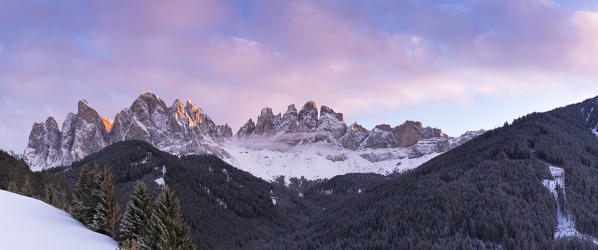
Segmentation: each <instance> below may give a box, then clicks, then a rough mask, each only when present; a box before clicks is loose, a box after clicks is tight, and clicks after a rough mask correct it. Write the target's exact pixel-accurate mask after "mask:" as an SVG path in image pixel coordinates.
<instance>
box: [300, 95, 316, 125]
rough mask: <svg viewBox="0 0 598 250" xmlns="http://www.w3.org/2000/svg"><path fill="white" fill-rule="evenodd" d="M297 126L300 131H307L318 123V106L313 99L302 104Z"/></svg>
mask: <svg viewBox="0 0 598 250" xmlns="http://www.w3.org/2000/svg"><path fill="white" fill-rule="evenodd" d="M298 118H299V128H298V130H299V131H301V132H308V131H311V130H312V129H314V128H315V127H316V126H317V125H318V107H317V106H316V103H315V102H313V101H309V102H307V103H305V105H303V108H301V111H299V114H298Z"/></svg>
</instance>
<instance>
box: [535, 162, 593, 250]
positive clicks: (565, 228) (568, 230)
mask: <svg viewBox="0 0 598 250" xmlns="http://www.w3.org/2000/svg"><path fill="white" fill-rule="evenodd" d="M548 167H549V168H550V174H551V175H552V177H553V178H554V180H542V184H544V186H545V187H546V188H548V190H550V192H551V193H552V195H553V197H554V199H555V201H556V205H557V209H556V212H557V223H558V224H557V228H556V231H555V232H554V238H555V239H558V238H565V237H578V238H582V239H588V240H591V241H592V242H594V244H597V245H598V239H596V238H595V237H592V236H590V235H586V234H582V233H580V232H579V231H577V229H575V220H574V219H573V216H572V215H571V211H569V210H566V211H561V209H562V207H561V204H559V199H558V193H557V186H559V187H560V188H561V189H562V190H563V195H564V198H565V200H566V199H567V195H566V192H565V170H563V169H562V168H559V167H555V166H551V165H548Z"/></svg>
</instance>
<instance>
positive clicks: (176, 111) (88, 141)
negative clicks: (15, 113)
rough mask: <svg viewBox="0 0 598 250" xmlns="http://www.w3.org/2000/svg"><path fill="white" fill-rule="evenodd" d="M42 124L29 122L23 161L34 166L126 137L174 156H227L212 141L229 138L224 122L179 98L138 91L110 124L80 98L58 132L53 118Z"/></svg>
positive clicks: (68, 160) (68, 159) (77, 155)
mask: <svg viewBox="0 0 598 250" xmlns="http://www.w3.org/2000/svg"><path fill="white" fill-rule="evenodd" d="M46 123H48V125H46V124H43V125H42V124H41V123H36V124H35V125H34V126H33V129H32V131H31V136H30V141H29V146H28V147H27V149H26V150H25V159H26V160H27V161H28V163H29V164H30V166H31V167H32V169H34V170H41V169H45V168H48V167H54V166H58V165H68V164H70V163H72V162H73V161H76V160H80V159H82V158H83V157H85V156H87V155H88V154H90V153H93V152H96V151H99V150H100V149H102V148H104V147H105V146H107V145H109V144H111V143H114V142H117V141H123V140H130V139H136V140H143V141H146V142H148V143H150V144H152V145H154V146H155V147H157V148H159V149H161V150H164V151H167V152H170V153H175V154H189V153H213V154H215V155H218V156H225V155H226V152H224V151H223V150H222V149H220V148H217V147H215V146H214V145H215V143H217V141H221V140H222V139H223V138H226V137H230V136H232V130H231V128H230V127H229V126H228V125H226V124H225V125H220V126H218V125H216V124H215V123H214V122H213V121H212V120H211V119H210V118H209V117H208V116H207V115H206V114H205V113H204V112H203V111H202V110H201V109H200V108H198V107H197V106H195V105H194V104H193V103H192V102H191V101H187V103H186V104H185V105H183V103H182V102H181V101H180V100H178V99H177V100H175V102H174V103H173V105H172V106H171V107H170V108H169V107H167V106H166V104H165V103H164V101H163V100H162V99H161V98H160V97H158V95H156V94H154V93H151V92H145V93H143V94H141V95H139V97H137V99H135V101H133V103H132V104H131V106H130V107H129V108H125V109H123V110H122V111H121V112H119V113H118V114H116V116H115V117H114V122H113V121H112V120H110V119H108V118H105V117H101V116H100V115H99V114H98V113H97V112H96V111H95V110H94V109H93V108H91V107H90V106H89V103H88V102H87V101H86V100H80V101H79V102H78V104H77V114H73V113H69V114H67V116H66V119H65V121H64V123H63V124H62V131H60V130H58V125H57V124H56V122H55V121H54V119H53V118H52V119H49V120H48V121H47V122H46ZM48 131H51V132H48ZM56 138H58V139H56ZM50 156H51V157H50Z"/></svg>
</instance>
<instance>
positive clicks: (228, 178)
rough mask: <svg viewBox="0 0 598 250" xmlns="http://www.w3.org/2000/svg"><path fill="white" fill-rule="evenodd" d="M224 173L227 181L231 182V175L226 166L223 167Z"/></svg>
mask: <svg viewBox="0 0 598 250" xmlns="http://www.w3.org/2000/svg"><path fill="white" fill-rule="evenodd" d="M222 173H224V174H225V175H226V182H230V175H228V171H226V168H223V169H222Z"/></svg>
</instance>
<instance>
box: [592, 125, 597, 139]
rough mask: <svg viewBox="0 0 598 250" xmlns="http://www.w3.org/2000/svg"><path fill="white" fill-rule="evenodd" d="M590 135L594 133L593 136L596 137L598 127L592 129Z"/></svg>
mask: <svg viewBox="0 0 598 250" xmlns="http://www.w3.org/2000/svg"><path fill="white" fill-rule="evenodd" d="M592 133H594V135H595V136H598V125H597V126H596V127H595V128H594V129H592Z"/></svg>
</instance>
